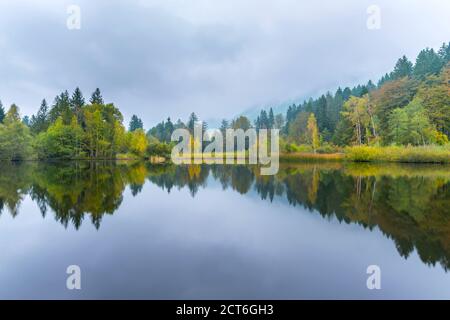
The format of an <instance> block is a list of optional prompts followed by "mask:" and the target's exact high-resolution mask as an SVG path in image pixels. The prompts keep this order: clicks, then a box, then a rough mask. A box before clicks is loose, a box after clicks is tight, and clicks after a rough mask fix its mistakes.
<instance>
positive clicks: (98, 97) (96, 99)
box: [89, 88, 104, 104]
mask: <svg viewBox="0 0 450 320" xmlns="http://www.w3.org/2000/svg"><path fill="white" fill-rule="evenodd" d="M89 102H90V103H91V104H104V102H103V97H102V94H101V93H100V89H99V88H97V89H95V91H94V92H93V93H92V96H91V100H89Z"/></svg>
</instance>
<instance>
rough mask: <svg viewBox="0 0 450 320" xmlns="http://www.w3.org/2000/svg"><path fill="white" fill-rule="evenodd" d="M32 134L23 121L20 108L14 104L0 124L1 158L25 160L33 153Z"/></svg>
mask: <svg viewBox="0 0 450 320" xmlns="http://www.w3.org/2000/svg"><path fill="white" fill-rule="evenodd" d="M31 151H32V150H31V135H30V131H29V128H28V127H27V126H26V125H25V124H23V123H22V121H21V119H20V114H19V108H18V107H17V106H16V105H15V104H13V105H11V108H10V109H9V110H8V112H7V113H6V115H5V119H4V120H3V124H0V158H1V159H7V160H23V159H27V158H28V157H29V156H30V155H31Z"/></svg>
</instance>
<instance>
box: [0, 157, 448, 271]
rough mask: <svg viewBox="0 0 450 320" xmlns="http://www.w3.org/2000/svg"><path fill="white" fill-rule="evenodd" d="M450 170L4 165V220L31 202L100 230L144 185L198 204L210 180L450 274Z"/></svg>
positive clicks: (0, 189)
mask: <svg viewBox="0 0 450 320" xmlns="http://www.w3.org/2000/svg"><path fill="white" fill-rule="evenodd" d="M449 169H450V168H449V167H446V166H441V165H437V166H433V165H429V166H426V165H421V166H412V165H369V164H345V165H344V164H340V163H321V164H311V163H305V164H295V165H288V166H282V167H281V168H280V171H279V173H278V174H277V175H276V176H261V175H260V174H259V172H260V171H259V168H257V167H256V166H219V165H212V166H207V165H192V166H172V165H167V166H152V165H150V164H144V163H126V162H123V163H121V162H110V161H105V162H101V161H96V162H90V161H85V162H64V163H59V162H57V163H37V162H36V163H22V164H18V163H9V162H2V163H0V170H1V171H0V172H1V174H0V214H1V213H3V214H4V212H9V213H10V214H11V215H13V216H16V215H17V214H19V212H20V203H21V202H22V201H23V199H24V197H25V196H26V195H29V196H30V197H31V199H32V200H33V201H34V202H35V203H36V204H37V205H38V207H39V208H40V212H41V214H42V216H46V215H48V214H50V212H51V214H53V215H54V217H55V219H56V220H57V221H59V222H61V224H63V225H64V226H65V227H67V226H68V225H69V224H72V225H73V226H74V227H75V228H76V229H78V228H80V226H81V225H82V222H83V220H84V219H85V218H88V219H90V220H91V222H92V223H93V224H94V225H95V227H96V228H99V227H100V224H101V220H102V217H103V215H105V214H113V213H114V212H115V211H116V210H117V208H119V206H120V205H121V204H122V201H123V197H122V195H123V192H124V190H125V188H126V187H127V186H128V187H129V188H130V190H131V193H132V195H133V196H137V195H138V194H139V193H140V192H142V190H143V185H144V184H145V182H146V180H148V181H150V182H151V183H152V184H154V185H156V186H158V187H160V188H162V189H164V190H167V192H168V193H170V192H171V191H172V190H173V188H177V189H182V188H187V189H188V190H189V192H190V194H191V195H192V196H193V197H195V196H196V194H197V193H198V192H199V191H200V189H201V188H206V187H207V182H208V179H213V180H215V181H217V182H219V183H220V185H221V186H222V188H223V189H224V190H226V189H231V190H233V191H237V192H238V193H240V194H246V193H248V192H252V191H253V192H256V193H257V194H258V195H259V196H260V198H261V199H262V200H265V201H270V202H272V201H274V199H276V198H278V199H279V200H281V201H285V202H287V203H288V204H289V205H291V206H302V207H304V208H307V209H309V210H310V211H311V212H315V213H318V214H320V215H321V216H323V217H326V218H333V217H334V218H336V219H337V220H339V221H341V222H345V223H356V224H359V225H361V226H363V227H364V228H367V229H369V230H372V229H373V228H375V227H378V228H379V229H380V230H381V232H382V233H383V234H384V235H385V236H386V237H388V238H390V239H392V240H393V241H394V242H395V245H396V247H397V250H398V252H399V254H400V255H401V256H403V257H405V258H407V257H408V256H409V255H410V254H411V252H412V251H413V250H414V249H416V250H417V252H418V254H419V256H420V258H421V259H422V261H423V262H425V263H427V264H432V265H434V264H436V263H440V264H441V265H442V266H443V267H444V268H445V270H448V269H449V267H450V261H449V257H450V170H449Z"/></svg>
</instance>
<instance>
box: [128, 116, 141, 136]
mask: <svg viewBox="0 0 450 320" xmlns="http://www.w3.org/2000/svg"><path fill="white" fill-rule="evenodd" d="M143 128H144V124H143V122H142V120H141V119H139V118H138V116H137V115H135V114H133V116H132V117H131V121H130V125H129V128H128V131H130V132H133V131H136V130H137V129H143Z"/></svg>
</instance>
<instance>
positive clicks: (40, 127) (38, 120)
mask: <svg viewBox="0 0 450 320" xmlns="http://www.w3.org/2000/svg"><path fill="white" fill-rule="evenodd" d="M48 126H49V113H48V105H47V101H46V100H45V99H43V100H42V102H41V106H40V107H39V110H38V112H37V114H36V115H33V116H32V117H31V120H30V127H31V131H32V132H33V133H34V134H37V133H40V132H43V131H45V130H47V128H48Z"/></svg>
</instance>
